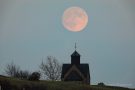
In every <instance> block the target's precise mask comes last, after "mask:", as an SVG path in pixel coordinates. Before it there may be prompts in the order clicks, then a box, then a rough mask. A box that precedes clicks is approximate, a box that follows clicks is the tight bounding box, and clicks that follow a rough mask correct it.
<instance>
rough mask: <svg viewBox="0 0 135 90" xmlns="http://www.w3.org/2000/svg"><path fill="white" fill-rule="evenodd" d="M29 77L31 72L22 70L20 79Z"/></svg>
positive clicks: (19, 75)
mask: <svg viewBox="0 0 135 90" xmlns="http://www.w3.org/2000/svg"><path fill="white" fill-rule="evenodd" d="M29 76H30V72H29V71H23V70H20V72H19V74H18V78H20V79H28V78H29Z"/></svg>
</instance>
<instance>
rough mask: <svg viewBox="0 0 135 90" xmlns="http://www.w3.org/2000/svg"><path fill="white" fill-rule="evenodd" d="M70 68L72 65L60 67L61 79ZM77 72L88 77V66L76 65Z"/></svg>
mask: <svg viewBox="0 0 135 90" xmlns="http://www.w3.org/2000/svg"><path fill="white" fill-rule="evenodd" d="M71 67H72V64H63V66H62V74H61V78H64V75H65V74H66V73H67V72H68V70H69V69H70V68H71ZM76 67H77V68H78V70H79V71H80V72H81V73H82V74H83V75H84V76H85V77H87V74H88V75H89V65H88V64H79V65H76Z"/></svg>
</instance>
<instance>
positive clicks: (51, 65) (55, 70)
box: [39, 56, 61, 81]
mask: <svg viewBox="0 0 135 90" xmlns="http://www.w3.org/2000/svg"><path fill="white" fill-rule="evenodd" d="M39 68H40V70H41V73H42V74H43V75H44V76H45V78H46V79H48V80H53V81H56V80H60V76H61V65H60V64H59V62H58V60H57V59H56V58H55V57H53V56H47V60H46V62H43V61H42V63H41V65H40V66H39Z"/></svg>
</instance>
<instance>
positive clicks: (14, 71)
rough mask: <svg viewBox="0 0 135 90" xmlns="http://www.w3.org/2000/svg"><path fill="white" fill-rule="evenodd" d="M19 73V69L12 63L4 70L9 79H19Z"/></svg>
mask: <svg viewBox="0 0 135 90" xmlns="http://www.w3.org/2000/svg"><path fill="white" fill-rule="evenodd" d="M19 72H20V67H19V66H17V65H15V64H14V63H13V62H11V63H10V64H7V66H6V68H5V73H6V74H7V75H8V76H11V77H19Z"/></svg>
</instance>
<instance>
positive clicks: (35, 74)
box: [29, 72, 40, 81]
mask: <svg viewBox="0 0 135 90" xmlns="http://www.w3.org/2000/svg"><path fill="white" fill-rule="evenodd" d="M39 79H40V73H38V72H33V73H32V74H31V75H30V76H29V80H32V81H38V80H39Z"/></svg>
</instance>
